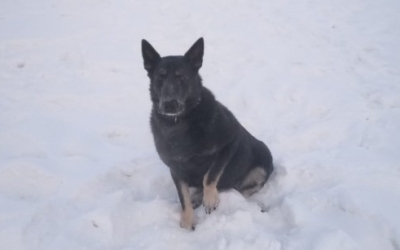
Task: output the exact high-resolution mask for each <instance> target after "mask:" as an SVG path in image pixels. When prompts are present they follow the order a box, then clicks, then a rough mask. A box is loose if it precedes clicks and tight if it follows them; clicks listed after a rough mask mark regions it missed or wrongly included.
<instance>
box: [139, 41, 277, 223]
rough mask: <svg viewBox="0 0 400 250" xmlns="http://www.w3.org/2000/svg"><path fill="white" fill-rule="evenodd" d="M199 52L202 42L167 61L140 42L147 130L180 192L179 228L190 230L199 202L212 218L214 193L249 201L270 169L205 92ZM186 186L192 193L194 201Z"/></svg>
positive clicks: (266, 154) (260, 148)
mask: <svg viewBox="0 0 400 250" xmlns="http://www.w3.org/2000/svg"><path fill="white" fill-rule="evenodd" d="M203 53H204V41H203V38H200V39H199V40H197V41H196V43H195V44H194V45H193V46H192V47H191V48H190V49H189V50H188V52H186V54H185V55H184V56H167V57H160V55H159V54H158V53H157V51H156V50H155V49H154V48H153V47H152V46H151V45H150V43H148V42H147V41H146V40H142V54H143V60H144V68H145V69H146V70H147V72H148V76H149V78H150V82H151V84H150V95H151V100H152V102H153V108H152V111H151V118H150V120H151V129H152V132H153V136H154V141H155V145H156V148H157V151H158V154H159V156H160V158H161V160H162V161H163V162H164V163H165V164H166V165H167V166H168V167H169V168H170V171H171V176H172V179H173V181H174V183H175V186H176V189H177V190H178V195H179V199H180V202H181V205H182V217H181V223H180V225H181V226H182V227H184V228H187V229H194V214H193V207H194V208H196V207H198V206H199V205H200V204H201V203H202V204H203V205H204V207H205V209H206V213H211V211H213V210H215V209H216V207H217V206H218V203H219V197H218V190H226V189H230V188H234V189H236V190H238V191H239V192H241V193H242V194H243V195H244V196H245V197H248V196H250V195H252V194H253V193H255V192H257V191H258V190H260V189H261V188H262V187H263V186H264V184H265V182H266V181H267V179H268V177H269V176H270V174H271V172H272V170H273V165H272V156H271V153H270V151H269V149H268V148H267V146H265V144H264V143H263V142H261V141H259V140H257V139H256V138H254V137H253V136H252V135H251V134H250V133H249V132H247V130H246V129H245V128H243V127H242V125H240V123H239V122H238V121H237V120H236V118H235V117H234V116H233V114H232V113H231V112H230V111H229V110H228V109H227V108H226V107H225V106H223V105H222V104H221V103H219V102H218V101H216V100H215V98H214V96H213V94H212V93H211V92H210V91H209V90H208V89H206V88H205V87H203V85H202V80H201V77H200V75H199V73H198V72H199V69H200V67H201V66H202V62H203ZM189 187H195V188H196V191H195V192H194V194H193V195H192V197H190V194H189Z"/></svg>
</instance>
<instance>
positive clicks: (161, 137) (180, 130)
mask: <svg viewBox="0 0 400 250" xmlns="http://www.w3.org/2000/svg"><path fill="white" fill-rule="evenodd" d="M152 130H153V136H154V141H155V145H156V148H157V152H158V154H159V155H160V157H161V159H162V160H163V161H164V162H165V163H166V164H167V165H169V164H168V163H171V162H187V161H189V160H190V159H192V158H194V157H201V156H202V155H208V154H209V152H208V151H209V150H207V144H208V143H207V136H206V133H205V131H204V129H203V128H202V127H199V126H190V125H189V124H187V123H185V122H182V121H181V122H178V123H176V124H172V125H171V124H163V123H160V122H157V121H152ZM208 149H210V148H208Z"/></svg>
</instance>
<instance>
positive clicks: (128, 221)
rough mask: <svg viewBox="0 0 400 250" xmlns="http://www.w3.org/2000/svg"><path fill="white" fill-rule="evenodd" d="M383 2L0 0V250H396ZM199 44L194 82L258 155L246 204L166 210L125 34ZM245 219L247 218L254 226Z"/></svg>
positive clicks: (392, 80)
mask: <svg viewBox="0 0 400 250" xmlns="http://www.w3.org/2000/svg"><path fill="white" fill-rule="evenodd" d="M399 12H400V2H399V1H397V0H382V1H372V0H348V1H345V0H337V1H324V0H306V1H288V0H268V1H245V0H236V1H228V0H221V1H183V0H182V1H179V0H170V1H147V0H137V1H127V0H119V1H111V0H80V1H78V0H76V1H67V0H65V1H50V0H48V1H47V0H37V1H27V0H25V1H22V0H2V1H1V3H0V249H7V250H9V249H12V250H19V249H52V250H53V249H60V250H63V249H123V250H129V249H174V250H175V249H176V250H179V249H194V250H197V249H199V250H205V249H218V250H224V249H226V250H235V249H238V250H243V249H245V250H251V249H257V250H259V249H269V250H292V249H293V250H294V249H296V250H314V249H315V250H336V249H337V250H339V249H340V250H353V249H360V250H399V249H400V48H399V45H400V15H399ZM200 36H203V37H204V38H205V57H204V63H203V68H202V69H201V71H200V73H201V75H202V77H203V80H204V81H203V82H204V85H205V86H207V87H208V88H210V89H211V90H212V91H213V92H214V94H215V95H216V97H217V99H218V100H220V101H221V102H222V103H224V104H225V105H226V106H227V107H228V108H229V109H230V110H231V111H232V112H233V113H234V114H235V115H236V117H237V118H238V119H239V121H240V122H241V123H242V124H243V125H244V126H245V127H246V128H247V129H248V130H249V131H250V132H251V133H252V134H253V135H255V136H256V137H257V138H259V139H260V140H263V141H264V142H265V143H266V144H267V145H268V146H269V147H270V149H271V151H272V153H273V156H274V161H275V171H274V173H273V175H272V177H271V178H270V180H269V182H268V184H267V185H266V186H265V187H264V188H263V189H262V190H261V191H260V192H259V193H258V194H256V195H254V196H253V197H251V198H250V199H245V198H244V197H242V196H241V195H240V194H239V193H238V192H236V191H233V190H232V191H228V192H224V193H222V194H221V202H220V206H219V207H218V209H217V210H216V211H215V212H213V213H212V214H211V215H206V214H205V212H204V210H203V208H202V207H200V208H198V209H196V210H195V214H196V220H197V227H196V230H195V231H194V232H189V231H186V230H184V229H182V228H180V227H179V217H180V205H179V202H178V196H177V193H176V190H175V187H174V185H173V182H172V180H171V178H170V175H169V171H168V168H167V167H166V166H165V165H164V164H163V163H162V162H161V161H160V159H159V157H158V155H157V153H156V151H155V147H154V144H153V138H152V135H151V131H150V127H149V112H150V108H151V103H150V98H149V92H148V88H149V80H148V78H147V76H146V72H145V70H144V68H143V62H142V57H141V51H140V41H141V39H142V38H145V39H147V40H148V41H150V42H151V43H152V44H153V45H154V46H155V48H156V49H157V50H158V51H159V52H160V54H161V55H180V54H183V53H184V52H185V51H186V50H187V49H188V48H189V47H190V46H191V45H192V44H193V43H194V42H195V40H196V39H197V38H199V37H200ZM261 207H263V209H264V210H265V212H261Z"/></svg>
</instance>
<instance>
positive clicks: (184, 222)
mask: <svg viewBox="0 0 400 250" xmlns="http://www.w3.org/2000/svg"><path fill="white" fill-rule="evenodd" d="M181 190H182V196H183V200H184V205H185V209H184V210H182V214H181V223H180V225H181V227H183V228H186V229H189V230H192V229H194V213H193V207H192V202H191V201H190V193H189V186H188V185H187V183H184V182H181Z"/></svg>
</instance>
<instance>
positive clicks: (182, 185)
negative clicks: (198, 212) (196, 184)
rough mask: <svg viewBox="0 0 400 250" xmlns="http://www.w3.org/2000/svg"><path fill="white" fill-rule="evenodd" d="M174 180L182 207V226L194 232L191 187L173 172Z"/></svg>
mask: <svg viewBox="0 0 400 250" xmlns="http://www.w3.org/2000/svg"><path fill="white" fill-rule="evenodd" d="M171 176H172V179H173V180H174V183H175V186H176V190H177V191H178V196H179V200H180V202H181V206H182V214H181V222H180V225H181V227H183V228H186V229H188V230H194V228H195V222H194V212H193V207H192V202H191V200H190V193H189V185H188V184H187V183H186V182H184V181H183V180H181V179H180V178H178V177H177V176H176V175H175V174H174V173H172V172H171Z"/></svg>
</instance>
